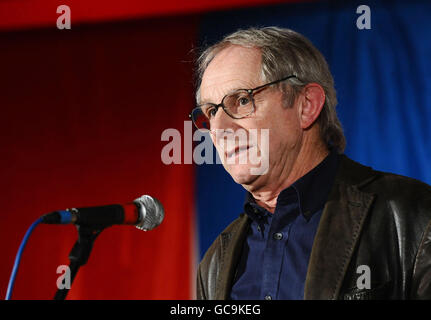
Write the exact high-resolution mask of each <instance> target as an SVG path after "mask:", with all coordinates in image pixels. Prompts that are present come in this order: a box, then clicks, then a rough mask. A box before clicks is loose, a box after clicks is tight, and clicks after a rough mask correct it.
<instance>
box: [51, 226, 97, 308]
mask: <svg viewBox="0 0 431 320" xmlns="http://www.w3.org/2000/svg"><path fill="white" fill-rule="evenodd" d="M76 228H77V229H78V240H77V241H76V242H75V245H74V246H73V248H72V250H71V251H70V253H69V260H70V264H69V268H70V276H71V278H70V286H72V282H73V280H74V279H75V276H76V274H77V273H78V270H79V268H80V267H81V266H83V265H85V264H86V263H87V261H88V258H89V257H90V253H91V249H93V243H94V240H96V238H97V236H98V235H99V234H100V233H101V232H102V231H103V229H104V228H105V227H101V228H95V227H94V226H93V227H88V226H79V225H76ZM69 290H70V288H69V289H67V288H64V289H58V290H57V293H56V294H55V296H54V300H65V299H66V297H67V294H68V293H69Z"/></svg>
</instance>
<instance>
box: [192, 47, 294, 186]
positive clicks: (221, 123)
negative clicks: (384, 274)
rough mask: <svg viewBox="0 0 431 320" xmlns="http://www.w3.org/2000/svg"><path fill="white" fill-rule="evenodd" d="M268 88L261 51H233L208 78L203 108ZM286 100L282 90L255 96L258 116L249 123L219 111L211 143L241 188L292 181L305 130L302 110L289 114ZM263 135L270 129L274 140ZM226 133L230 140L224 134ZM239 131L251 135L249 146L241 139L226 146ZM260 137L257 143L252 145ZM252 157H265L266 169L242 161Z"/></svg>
mask: <svg viewBox="0 0 431 320" xmlns="http://www.w3.org/2000/svg"><path fill="white" fill-rule="evenodd" d="M285 76H288V75H285ZM262 84H265V83H264V82H263V81H262V79H261V53H260V50H258V49H255V48H244V47H241V46H229V47H227V48H225V49H223V50H222V51H221V52H219V53H218V54H217V55H216V57H215V58H214V59H213V60H212V61H211V63H210V64H209V65H208V67H207V69H206V70H205V72H204V74H203V77H202V82H201V88H200V94H201V96H200V98H201V102H202V103H204V102H212V103H216V104H218V103H220V102H221V100H222V99H223V97H224V96H225V95H226V94H229V93H231V92H233V91H235V90H237V89H252V88H255V87H257V86H260V85H262ZM283 98H284V95H283V93H282V92H281V91H280V90H279V89H278V88H277V87H276V86H271V87H267V88H265V89H264V90H262V91H260V92H258V93H256V94H255V95H254V101H255V111H254V112H253V113H252V114H250V115H249V116H247V117H245V118H242V119H233V118H231V117H229V116H228V115H227V114H226V113H225V112H224V111H223V110H222V108H219V109H218V110H217V113H216V115H215V117H214V120H213V121H212V122H211V131H212V134H211V138H212V140H213V143H214V145H215V147H216V149H217V152H218V154H219V157H220V159H221V160H222V162H223V166H224V168H225V169H226V170H227V171H228V172H229V174H230V175H231V176H232V178H233V179H234V180H235V182H237V183H239V184H242V185H251V186H253V185H255V186H256V187H258V186H257V185H260V184H262V185H265V184H266V183H267V182H268V181H270V180H269V179H274V178H275V179H276V178H279V177H280V176H286V170H291V168H292V165H293V162H294V160H295V159H296V157H297V154H298V152H299V148H300V144H301V137H302V129H301V126H300V117H299V113H298V107H297V104H296V103H295V104H294V106H293V107H292V108H289V107H288V108H286V106H285V104H286V103H285V101H283ZM262 129H268V131H267V132H269V136H268V139H264V136H265V135H264V134H262V133H263V132H264V131H265V130H262ZM223 131H224V132H225V134H224V135H223V134H219V133H220V132H223ZM239 131H241V132H242V133H245V134H246V139H245V141H244V139H240V140H243V141H238V139H237V141H236V143H235V146H234V147H233V146H232V144H231V143H230V144H229V142H228V143H227V144H226V142H225V141H226V140H224V139H223V136H224V137H226V138H227V139H228V140H229V137H231V136H234V133H235V132H239ZM216 132H217V134H215V133H216ZM256 132H257V141H256V140H255V139H252V136H256V134H255V133H256ZM237 136H243V135H237ZM233 139H234V138H233ZM252 152H253V154H257V155H258V156H259V157H260V159H261V160H260V162H261V163H260V164H256V162H253V163H251V162H250V161H247V163H244V161H240V160H239V159H240V157H244V156H247V157H248V156H250V155H251V154H252ZM265 162H266V163H267V165H266V166H267V170H264V171H265V174H263V175H262V174H253V168H254V169H256V167H262V164H264V163H265ZM254 171H255V172H256V170H254ZM287 173H288V172H287Z"/></svg>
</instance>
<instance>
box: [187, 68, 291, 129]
mask: <svg viewBox="0 0 431 320" xmlns="http://www.w3.org/2000/svg"><path fill="white" fill-rule="evenodd" d="M291 78H297V79H298V77H297V76H296V75H295V74H292V75H290V76H287V77H284V78H282V79H279V80H275V81H272V82H268V83H265V84H263V85H261V86H258V87H256V88H253V89H237V90H235V92H236V91H241V90H244V91H246V92H247V93H248V94H249V95H250V98H251V102H252V104H253V109H252V110H251V111H250V112H249V113H248V114H246V115H244V116H241V117H235V116H233V115H231V114H229V112H228V111H227V110H226V109H227V108H226V106H225V105H224V103H223V101H224V99H225V98H226V97H227V96H229V95H231V94H232V93H229V94H227V95H225V96H224V97H223V99H222V100H221V102H220V103H219V104H215V103H211V102H208V103H204V104H201V105H198V106H196V107H195V108H193V110H192V111H191V112H190V114H189V118H190V119H192V122H193V124H194V126H195V127H196V128H197V129H198V130H201V131H202V129H201V128H198V127H197V125H196V123H195V121H194V119H193V112H194V111H195V110H197V109H201V108H202V106H204V105H211V106H213V107H215V110H216V113H217V111H218V109H219V108H220V107H221V108H222V109H223V111H224V112H225V113H226V114H227V115H228V116H229V117H231V118H232V119H242V118H245V117H247V116H249V115H250V114H252V113H253V112H254V110H255V108H256V106H255V103H254V97H253V93H254V92H255V91H257V90H261V89H263V88H265V87H268V86H271V85H274V84H277V83H279V82H282V81H285V80H288V79H291ZM201 110H202V109H201Z"/></svg>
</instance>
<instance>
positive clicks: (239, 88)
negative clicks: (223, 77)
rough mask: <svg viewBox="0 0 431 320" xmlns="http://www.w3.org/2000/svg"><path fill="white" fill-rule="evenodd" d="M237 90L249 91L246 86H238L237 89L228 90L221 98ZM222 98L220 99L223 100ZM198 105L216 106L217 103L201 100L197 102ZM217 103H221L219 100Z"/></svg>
mask: <svg viewBox="0 0 431 320" xmlns="http://www.w3.org/2000/svg"><path fill="white" fill-rule="evenodd" d="M238 90H249V88H246V86H239V87H237V88H233V89H230V90H229V91H228V92H227V93H226V94H225V95H224V96H223V98H224V97H226V96H227V95H228V94H231V93H234V92H235V91H238ZM223 98H222V99H223ZM198 102H199V103H198V105H203V104H215V105H217V104H218V103H215V102H210V101H209V100H207V99H203V100H201V101H198ZM219 103H221V100H220V102H219Z"/></svg>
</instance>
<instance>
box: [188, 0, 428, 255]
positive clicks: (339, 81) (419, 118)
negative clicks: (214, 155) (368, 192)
mask: <svg viewBox="0 0 431 320" xmlns="http://www.w3.org/2000/svg"><path fill="white" fill-rule="evenodd" d="M362 4H366V5H368V6H369V7H370V9H371V29H370V30H359V29H358V28H357V26H356V20H357V19H358V17H359V16H360V14H357V13H356V8H357V7H358V6H359V5H362ZM249 26H280V27H287V28H291V29H293V30H295V31H298V32H300V33H302V34H303V35H305V36H306V37H308V38H309V39H310V40H311V41H312V42H313V44H314V45H315V46H316V47H317V48H318V49H319V50H320V51H321V52H322V53H323V55H324V56H325V57H326V59H327V61H328V63H329V66H330V68H331V71H332V74H333V76H334V79H335V87H336V90H337V97H338V101H339V104H338V107H337V110H338V111H337V112H338V115H339V117H340V120H341V122H342V124H343V127H344V131H345V135H346V139H347V148H346V151H345V153H346V154H347V155H348V156H349V157H351V158H352V159H354V160H356V161H359V162H361V163H363V164H365V165H369V166H372V167H373V168H374V169H377V170H382V171H389V172H394V173H398V174H402V175H406V176H410V177H413V178H416V179H419V180H422V181H425V182H426V183H428V184H430V183H431V167H430V165H429V164H428V163H429V159H430V158H431V126H430V120H431V36H430V34H431V2H430V1H366V2H364V1H343V2H342V3H336V2H333V1H321V2H311V3H305V4H285V5H275V6H268V7H263V8H262V7H258V8H253V9H244V10H236V11H229V12H218V13H211V14H208V15H206V16H204V18H203V19H202V23H201V28H200V32H201V36H200V39H201V45H205V44H206V45H208V44H212V43H214V42H216V41H218V40H220V39H221V38H222V37H223V36H224V35H226V34H228V33H231V32H233V31H235V30H237V29H239V28H246V27H249ZM196 178H197V188H196V190H197V194H196V199H197V213H198V215H197V216H198V225H199V239H200V241H199V245H200V254H201V257H202V255H203V254H204V253H205V251H206V250H207V249H208V247H209V246H210V245H211V243H212V242H213V241H214V239H215V238H216V236H217V235H218V234H219V233H220V232H221V231H222V230H223V229H224V228H225V227H226V226H227V225H228V224H229V223H230V222H231V221H232V220H233V219H235V218H236V217H237V216H238V215H239V214H240V213H241V212H242V205H243V201H244V194H245V191H244V190H243V189H242V187H241V186H240V185H237V184H235V183H234V182H233V180H232V179H231V177H230V176H229V175H228V174H227V173H226V172H225V171H224V169H223V167H222V166H221V165H216V164H212V165H201V166H198V167H197V175H196Z"/></svg>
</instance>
